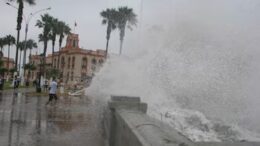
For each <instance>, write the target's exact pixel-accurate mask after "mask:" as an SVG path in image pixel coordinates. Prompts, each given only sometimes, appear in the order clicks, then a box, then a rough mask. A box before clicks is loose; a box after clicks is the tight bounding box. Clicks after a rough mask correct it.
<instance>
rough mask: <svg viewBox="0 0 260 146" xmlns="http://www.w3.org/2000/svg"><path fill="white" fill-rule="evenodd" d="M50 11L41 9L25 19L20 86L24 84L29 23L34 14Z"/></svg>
mask: <svg viewBox="0 0 260 146" xmlns="http://www.w3.org/2000/svg"><path fill="white" fill-rule="evenodd" d="M48 10H51V7H49V8H45V9H41V10H38V11H36V12H34V13H30V14H29V16H28V17H27V19H25V39H24V54H23V66H22V67H23V71H22V72H21V73H22V75H21V76H22V84H23V83H24V75H25V69H24V65H25V64H26V50H27V35H28V31H29V23H30V21H31V19H32V18H33V16H35V15H36V14H39V13H40V12H43V11H48Z"/></svg>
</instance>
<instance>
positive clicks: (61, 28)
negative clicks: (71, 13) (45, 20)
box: [57, 21, 71, 69]
mask: <svg viewBox="0 0 260 146" xmlns="http://www.w3.org/2000/svg"><path fill="white" fill-rule="evenodd" d="M57 25H58V35H59V36H60V38H59V52H60V49H61V46H62V42H63V39H64V37H65V35H68V34H70V31H71V29H70V27H69V25H67V24H66V23H65V22H63V21H59V22H58V24H57ZM59 66H60V53H59V57H58V69H59Z"/></svg>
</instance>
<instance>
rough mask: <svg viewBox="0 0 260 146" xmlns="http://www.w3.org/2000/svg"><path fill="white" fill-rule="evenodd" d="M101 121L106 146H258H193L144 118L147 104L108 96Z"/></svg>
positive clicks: (198, 145)
mask: <svg viewBox="0 0 260 146" xmlns="http://www.w3.org/2000/svg"><path fill="white" fill-rule="evenodd" d="M108 108H109V109H108V110H106V113H105V117H104V129H105V138H106V139H107V145H108V146H260V144H259V143H257V142H255V143H248V142H237V143H235V142H234V143H232V142H229V143H217V142H211V143H210V142H201V143H194V142H192V141H191V140H189V139H188V138H186V137H185V136H183V135H182V134H181V133H179V132H178V131H176V130H175V129H173V128H172V127H170V126H168V125H167V124H165V123H162V122H161V121H159V120H156V119H153V118H151V117H149V116H148V115H146V111H147V104H146V103H143V102H141V100H140V98H139V97H126V96H112V97H111V100H110V101H109V102H108Z"/></svg>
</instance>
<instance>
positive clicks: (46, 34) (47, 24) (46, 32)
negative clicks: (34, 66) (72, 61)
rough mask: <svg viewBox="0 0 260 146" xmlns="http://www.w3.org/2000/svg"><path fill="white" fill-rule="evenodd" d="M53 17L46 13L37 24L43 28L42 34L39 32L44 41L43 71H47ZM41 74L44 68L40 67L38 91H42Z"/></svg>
mask: <svg viewBox="0 0 260 146" xmlns="http://www.w3.org/2000/svg"><path fill="white" fill-rule="evenodd" d="M53 19H54V18H53V17H52V16H50V15H48V14H44V15H42V16H41V20H37V23H36V26H38V27H39V28H42V29H43V32H42V34H39V40H40V41H43V47H44V48H43V54H42V55H43V60H42V61H41V62H42V66H43V72H45V64H46V52H47V47H48V41H49V39H50V33H51V25H52V21H53ZM41 75H42V70H41V68H40V74H39V76H38V80H39V82H38V83H39V84H38V86H37V88H36V89H37V92H41V87H40V81H41Z"/></svg>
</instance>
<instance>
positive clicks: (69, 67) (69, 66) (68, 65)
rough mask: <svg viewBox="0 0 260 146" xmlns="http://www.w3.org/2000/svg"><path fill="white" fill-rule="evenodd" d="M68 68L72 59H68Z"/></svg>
mask: <svg viewBox="0 0 260 146" xmlns="http://www.w3.org/2000/svg"><path fill="white" fill-rule="evenodd" d="M68 68H70V57H69V59H68Z"/></svg>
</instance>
